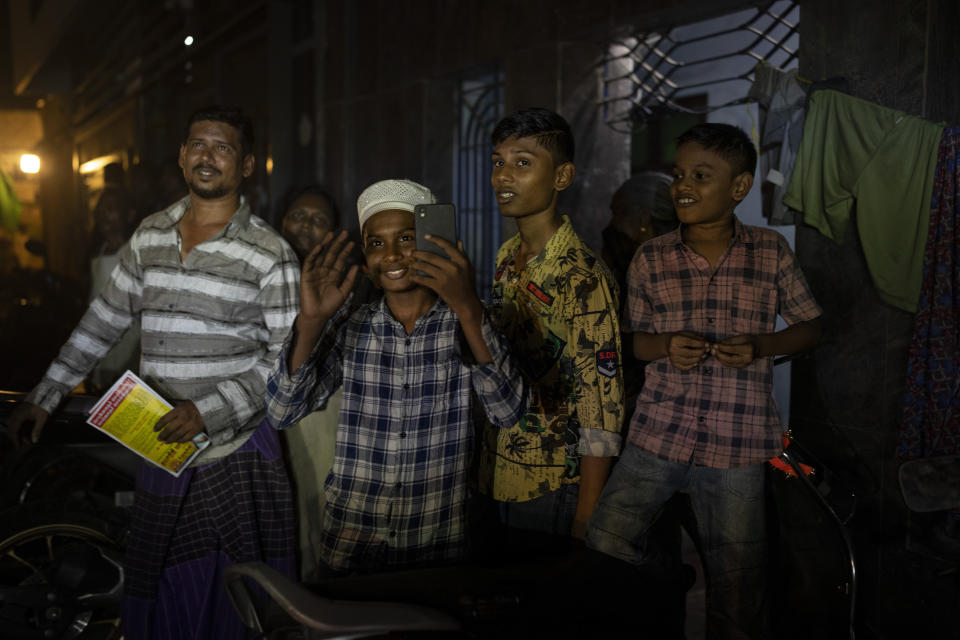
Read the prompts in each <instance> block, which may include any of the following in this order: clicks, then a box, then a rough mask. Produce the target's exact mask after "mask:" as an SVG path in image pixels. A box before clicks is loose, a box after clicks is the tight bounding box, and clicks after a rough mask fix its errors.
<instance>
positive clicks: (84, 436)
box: [0, 392, 138, 640]
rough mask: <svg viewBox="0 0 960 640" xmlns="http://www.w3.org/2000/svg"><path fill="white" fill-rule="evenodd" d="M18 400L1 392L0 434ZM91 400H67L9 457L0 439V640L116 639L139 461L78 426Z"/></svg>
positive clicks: (12, 449)
mask: <svg viewBox="0 0 960 640" xmlns="http://www.w3.org/2000/svg"><path fill="white" fill-rule="evenodd" d="M22 399H23V394H20V393H11V392H0V421H2V422H3V426H4V428H6V418H7V416H9V414H10V412H11V411H12V409H13V407H14V406H15V405H16V403H18V402H19V401H21V400H22ZM95 400H96V398H93V397H91V396H82V395H72V396H70V397H69V398H68V399H67V401H66V402H65V405H64V407H63V408H62V409H61V410H59V411H57V412H56V413H54V414H53V415H51V417H50V419H49V420H48V422H47V425H46V427H45V429H44V431H43V435H42V437H41V439H40V442H39V443H38V444H36V445H32V446H28V447H25V448H16V447H14V446H13V443H12V441H11V440H10V439H9V438H5V439H4V447H3V451H2V454H0V455H2V457H0V462H2V467H0V475H2V478H3V484H2V487H3V489H2V491H0V509H2V511H0V629H3V636H4V637H5V638H11V639H14V638H16V639H23V640H27V639H33V638H45V639H48V638H60V639H65V640H69V639H73V638H82V639H91V640H116V639H118V638H120V637H121V633H120V602H121V596H122V589H123V567H122V563H121V560H122V553H123V543H124V536H125V534H126V530H127V523H128V521H129V515H128V507H129V506H130V505H131V504H132V501H133V487H134V480H133V479H134V473H135V471H134V470H135V468H136V465H137V464H138V461H137V459H136V456H135V455H134V454H132V453H130V452H129V451H128V450H127V449H125V448H124V447H123V446H121V445H120V444H118V443H116V442H114V441H113V440H111V439H110V438H108V437H106V436H104V435H102V434H100V433H98V432H97V431H95V430H94V429H92V428H91V427H89V426H88V425H86V424H85V421H86V415H87V411H88V410H89V408H90V407H92V406H93V403H94V402H95ZM9 435H10V434H8V436H9Z"/></svg>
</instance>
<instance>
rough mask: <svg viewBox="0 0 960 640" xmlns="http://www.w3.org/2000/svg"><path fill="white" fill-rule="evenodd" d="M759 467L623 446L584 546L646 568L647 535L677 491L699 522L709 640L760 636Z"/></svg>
mask: <svg viewBox="0 0 960 640" xmlns="http://www.w3.org/2000/svg"><path fill="white" fill-rule="evenodd" d="M765 478H766V476H765V468H764V465H763V464H755V465H751V466H749V467H741V468H739V469H710V468H707V467H700V466H696V465H694V464H691V463H679V462H668V461H666V460H662V459H661V458H658V457H656V456H654V455H653V454H650V453H647V452H646V451H643V450H642V449H640V448H638V447H635V446H633V445H627V447H626V449H624V451H623V454H622V455H621V457H620V460H619V461H618V462H617V465H616V466H615V467H614V469H613V473H612V474H611V475H610V479H609V480H608V481H607V485H606V487H604V490H603V494H602V495H601V496H600V502H599V504H598V505H597V508H596V510H595V511H594V512H593V517H592V518H591V519H590V526H589V528H588V529H587V538H586V543H587V546H588V547H591V548H593V549H596V550H598V551H602V552H603V553H606V554H609V555H611V556H614V557H616V558H620V559H621V560H624V561H626V562H630V563H633V564H645V563H647V562H648V561H649V560H650V559H649V558H647V557H646V535H647V533H648V532H649V531H650V528H651V526H652V525H653V523H654V522H656V520H657V518H658V517H659V516H660V513H661V511H663V506H664V504H665V503H666V502H667V500H669V499H670V498H671V497H672V496H673V495H674V494H675V493H678V492H679V493H685V494H687V495H688V496H689V498H690V506H691V509H692V511H693V518H694V521H695V523H696V531H695V532H693V531H691V532H690V533H691V535H692V536H693V538H694V540H696V541H698V547H699V550H700V555H701V559H702V560H703V565H704V569H705V573H706V582H707V634H708V635H707V637H708V638H760V637H764V630H765V624H764V613H763V612H764V594H765V590H766V571H767V567H766V561H767V545H766V521H765V514H764V482H765Z"/></svg>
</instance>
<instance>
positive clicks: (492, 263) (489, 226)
mask: <svg viewBox="0 0 960 640" xmlns="http://www.w3.org/2000/svg"><path fill="white" fill-rule="evenodd" d="M503 84H504V83H503V71H502V70H500V69H499V68H496V69H487V70H485V71H482V72H479V73H474V74H471V75H469V76H466V77H464V78H462V79H461V80H460V82H459V85H458V89H457V96H456V108H457V110H458V117H457V119H456V123H457V124H456V131H455V132H454V155H453V157H454V169H453V176H454V177H453V192H454V197H455V200H454V202H455V204H456V206H457V230H458V234H459V236H460V238H461V239H462V240H463V245H464V248H465V249H466V251H467V255H468V256H469V257H470V262H471V263H472V264H473V267H474V269H475V270H476V276H477V293H478V294H479V295H480V297H481V298H488V297H489V294H490V290H491V284H492V282H493V272H494V269H495V268H496V259H497V249H498V248H499V247H500V239H501V234H502V228H503V225H502V222H501V219H500V212H499V210H498V209H497V204H496V201H495V200H494V198H493V189H492V188H491V187H490V134H491V133H492V132H493V128H494V127H495V126H496V125H497V122H499V121H500V118H502V117H503Z"/></svg>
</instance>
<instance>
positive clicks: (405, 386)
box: [403, 382, 410, 391]
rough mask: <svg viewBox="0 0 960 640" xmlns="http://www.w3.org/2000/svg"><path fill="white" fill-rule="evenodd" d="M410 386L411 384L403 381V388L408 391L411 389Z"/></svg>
mask: <svg viewBox="0 0 960 640" xmlns="http://www.w3.org/2000/svg"><path fill="white" fill-rule="evenodd" d="M409 388H410V385H409V384H407V383H406V382H404V383H403V390H404V391H406V390H407V389H409Z"/></svg>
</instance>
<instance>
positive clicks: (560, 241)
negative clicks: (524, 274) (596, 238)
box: [513, 215, 576, 267]
mask: <svg viewBox="0 0 960 640" xmlns="http://www.w3.org/2000/svg"><path fill="white" fill-rule="evenodd" d="M575 236H576V233H575V232H574V230H573V225H572V224H570V218H569V216H565V215H562V216H560V227H559V228H558V229H557V230H556V231H555V232H554V233H553V235H552V236H550V239H549V240H547V244H546V245H544V247H543V249H542V250H541V251H540V253H538V254H537V255H536V256H534V257H533V258H531V259H530V260H529V261H527V265H528V266H532V267H538V266H540V265H541V264H554V262H555V261H556V260H557V258H559V257H560V256H561V255H562V254H564V253H566V251H567V248H568V247H569V246H570V243H571V242H572V240H573V238H574V237H575ZM519 237H520V235H519V234H517V246H516V247H514V249H513V251H514V253H516V250H517V247H519V246H520V242H519Z"/></svg>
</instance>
